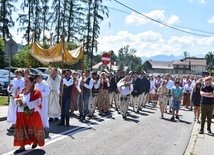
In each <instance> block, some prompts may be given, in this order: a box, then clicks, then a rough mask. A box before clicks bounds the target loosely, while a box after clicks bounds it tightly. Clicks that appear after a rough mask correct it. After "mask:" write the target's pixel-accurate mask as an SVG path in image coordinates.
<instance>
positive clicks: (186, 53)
mask: <svg viewBox="0 0 214 155" xmlns="http://www.w3.org/2000/svg"><path fill="white" fill-rule="evenodd" d="M183 54H184V58H185V59H186V58H187V57H189V56H190V55H189V53H188V52H187V51H184V53H183Z"/></svg>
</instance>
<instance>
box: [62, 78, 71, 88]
mask: <svg viewBox="0 0 214 155" xmlns="http://www.w3.org/2000/svg"><path fill="white" fill-rule="evenodd" d="M63 84H64V85H66V86H68V87H69V86H71V85H72V84H73V77H70V79H69V80H68V79H66V78H64V79H63Z"/></svg>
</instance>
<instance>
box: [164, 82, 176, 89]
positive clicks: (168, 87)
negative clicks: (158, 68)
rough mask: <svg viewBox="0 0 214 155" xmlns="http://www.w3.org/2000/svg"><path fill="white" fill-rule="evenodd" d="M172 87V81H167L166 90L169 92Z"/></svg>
mask: <svg viewBox="0 0 214 155" xmlns="http://www.w3.org/2000/svg"><path fill="white" fill-rule="evenodd" d="M173 86H174V82H173V81H172V80H169V81H167V84H166V88H167V89H168V90H171V89H172V87H173Z"/></svg>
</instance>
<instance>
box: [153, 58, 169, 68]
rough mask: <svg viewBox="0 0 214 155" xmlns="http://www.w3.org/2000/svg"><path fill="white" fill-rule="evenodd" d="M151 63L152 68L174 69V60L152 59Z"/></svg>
mask: <svg viewBox="0 0 214 155" xmlns="http://www.w3.org/2000/svg"><path fill="white" fill-rule="evenodd" d="M149 63H150V64H151V65H152V68H156V69H173V62H172V61H152V60H149Z"/></svg>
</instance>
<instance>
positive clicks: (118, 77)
mask: <svg viewBox="0 0 214 155" xmlns="http://www.w3.org/2000/svg"><path fill="white" fill-rule="evenodd" d="M123 78H124V76H122V71H120V70H118V71H117V73H116V76H115V82H116V84H117V83H118V82H119V81H120V80H121V79H123ZM115 93H116V94H115V104H116V105H117V111H118V113H119V110H120V104H119V102H118V101H119V91H118V89H116V91H115Z"/></svg>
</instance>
